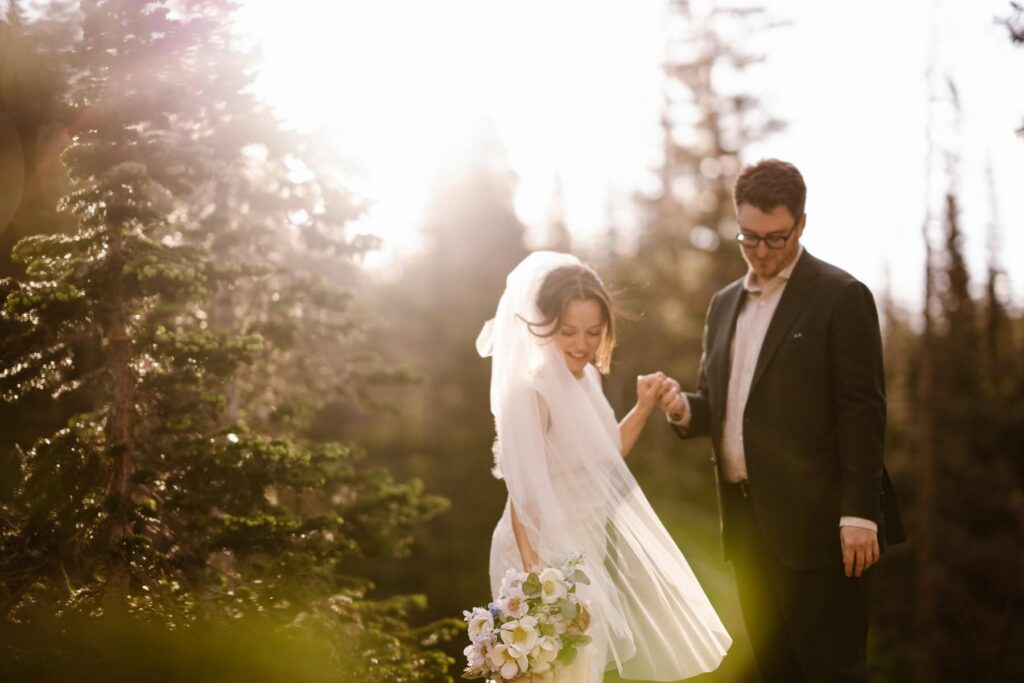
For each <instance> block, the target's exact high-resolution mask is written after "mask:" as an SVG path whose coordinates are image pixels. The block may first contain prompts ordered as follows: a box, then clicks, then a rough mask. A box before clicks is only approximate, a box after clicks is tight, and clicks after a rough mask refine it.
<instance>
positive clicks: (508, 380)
mask: <svg viewBox="0 0 1024 683" xmlns="http://www.w3.org/2000/svg"><path fill="white" fill-rule="evenodd" d="M613 313H614V311H613V308H612V304H611V300H610V297H609V295H608V293H607V291H606V290H605V288H604V286H603V285H602V283H601V281H600V279H599V278H598V277H597V274H596V273H595V272H594V271H593V270H591V269H590V268H588V267H587V266H585V265H583V264H582V263H581V262H580V261H579V260H578V259H577V258H575V257H574V256H570V255H568V254H558V253H554V252H535V253H533V254H531V255H530V256H528V257H527V258H526V259H525V260H523V261H522V262H521V263H520V264H519V265H518V266H517V267H516V268H515V269H514V270H513V271H512V273H511V274H510V275H509V276H508V280H507V286H506V289H505V292H504V294H503V295H502V297H501V300H500V301H499V303H498V310H497V313H496V315H495V317H494V319H492V320H490V321H488V322H487V323H486V324H485V325H484V329H483V330H482V331H481V333H480V336H479V338H478V339H477V349H478V351H479V352H480V355H482V356H491V357H492V369H491V391H490V399H491V412H492V413H493V414H494V418H495V422H496V428H497V440H496V442H495V450H494V454H495V476H498V477H499V478H502V479H504V480H505V484H506V486H507V488H508V503H507V504H506V506H505V511H504V513H503V515H502V517H501V520H500V521H499V522H498V525H497V527H496V528H495V530H494V535H493V538H492V541H491V556H490V580H491V590H492V593H493V594H494V598H495V599H497V597H498V592H499V587H500V584H501V581H502V577H503V576H504V575H505V573H506V572H507V571H508V570H509V569H515V570H516V571H524V570H525V571H531V570H539V569H540V568H542V567H544V566H548V565H554V564H557V563H560V562H562V561H564V560H565V558H567V557H569V556H570V555H572V554H573V553H582V554H583V557H584V563H585V565H584V570H585V573H586V574H587V576H588V577H590V581H591V583H590V585H587V586H584V585H580V586H579V594H580V597H581V599H583V600H584V601H586V603H587V604H588V607H589V610H590V612H591V614H592V620H591V626H590V629H589V630H588V634H589V635H591V636H592V637H593V641H592V642H591V643H590V644H589V645H587V646H585V647H583V648H581V650H580V652H579V657H578V658H577V659H576V660H575V662H573V664H571V665H569V666H568V667H566V668H564V669H561V670H560V671H559V674H558V679H557V680H558V681H559V683H570V682H571V683H577V682H578V683H596V682H599V681H601V680H602V678H603V676H604V672H605V670H606V669H611V668H616V669H617V670H618V671H619V673H620V675H621V676H622V677H624V678H631V679H643V680H658V681H675V680H678V679H681V678H687V677H690V676H695V675H697V674H700V673H704V672H707V671H711V670H713V669H715V668H716V667H717V666H718V665H719V663H720V662H721V660H722V658H723V657H724V656H725V653H726V650H727V649H728V648H729V646H730V645H731V643H732V639H731V638H730V636H729V634H728V633H727V632H726V630H725V628H724V627H723V626H722V623H721V621H720V620H719V618H718V615H717V614H716V613H715V610H714V608H712V606H711V604H710V602H709V601H708V598H707V596H706V595H705V594H704V591H703V590H702V589H701V587H700V584H699V583H698V582H697V579H696V577H695V576H694V574H693V572H692V571H691V570H690V567H689V565H688V564H687V562H686V559H685V558H684V557H683V555H682V553H680V551H679V549H678V548H677V547H676V545H675V543H674V542H673V540H672V538H671V537H670V536H669V534H668V532H667V531H666V530H665V527H664V526H663V525H662V524H661V522H660V520H659V519H658V517H657V515H656V514H655V513H654V510H653V509H652V508H651V506H650V504H649V503H648V502H647V498H646V497H645V496H644V494H643V492H642V491H641V490H640V489H639V487H638V486H637V483H636V480H635V479H634V478H633V475H632V474H631V473H630V471H629V470H628V469H627V467H626V465H625V463H624V462H623V457H624V456H625V455H626V454H627V453H628V452H629V451H630V449H631V448H632V447H633V445H634V444H635V443H636V440H637V438H638V436H639V434H640V431H641V429H642V428H643V424H644V422H645V421H646V420H647V418H648V417H649V415H650V413H651V411H652V410H653V408H654V407H655V406H656V405H657V402H658V398H659V396H660V393H661V391H662V389H663V388H664V387H665V386H667V385H665V384H664V383H663V382H664V379H665V378H664V375H662V374H661V373H656V374H653V375H646V376H642V377H640V378H638V380H637V394H638V399H637V404H636V406H635V407H634V408H633V410H632V411H630V413H629V414H628V415H627V416H626V417H625V418H624V419H623V420H622V422H621V423H618V424H617V423H616V420H615V416H614V414H613V412H612V408H611V406H610V405H609V404H608V401H607V399H606V398H605V396H604V394H603V393H602V389H601V380H600V373H604V372H607V371H608V367H609V363H610V360H611V353H612V348H613V346H614V343H615V329H614V317H613ZM524 680H529V679H524Z"/></svg>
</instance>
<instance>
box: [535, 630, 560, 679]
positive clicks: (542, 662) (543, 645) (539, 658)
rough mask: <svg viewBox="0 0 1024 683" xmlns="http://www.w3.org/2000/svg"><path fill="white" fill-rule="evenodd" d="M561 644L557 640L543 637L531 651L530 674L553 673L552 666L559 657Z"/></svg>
mask: <svg viewBox="0 0 1024 683" xmlns="http://www.w3.org/2000/svg"><path fill="white" fill-rule="evenodd" d="M558 646H559V643H558V641H557V640H556V639H555V638H551V637H549V636H543V637H542V638H540V639H539V640H538V641H537V645H536V647H534V648H533V650H531V651H530V657H529V659H530V673H531V674H545V673H547V672H549V671H551V665H552V663H554V661H555V659H556V658H557V657H558Z"/></svg>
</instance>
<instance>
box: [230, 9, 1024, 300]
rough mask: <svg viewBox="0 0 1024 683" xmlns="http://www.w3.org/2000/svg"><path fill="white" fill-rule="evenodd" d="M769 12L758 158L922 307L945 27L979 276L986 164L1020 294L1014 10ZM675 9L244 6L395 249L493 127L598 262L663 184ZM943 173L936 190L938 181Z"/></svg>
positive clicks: (266, 91) (1022, 166) (542, 205)
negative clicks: (795, 179) (443, 178)
mask: <svg viewBox="0 0 1024 683" xmlns="http://www.w3.org/2000/svg"><path fill="white" fill-rule="evenodd" d="M762 4H763V5H765V6H766V7H767V8H768V10H769V11H770V13H771V14H772V15H773V16H775V17H777V18H779V19H784V20H789V21H791V22H792V23H791V24H790V25H788V26H786V27H783V28H779V29H776V30H774V31H771V32H767V33H766V34H765V35H764V36H762V37H761V38H759V39H758V40H757V44H756V45H755V46H754V47H755V48H757V49H758V50H761V51H763V52H765V53H766V55H767V57H768V59H767V61H766V63H765V64H764V65H763V66H759V67H757V69H756V70H754V71H752V72H751V73H750V75H749V78H748V83H749V85H750V87H751V88H752V89H753V90H754V91H756V93H757V94H760V95H761V96H762V97H763V99H764V101H765V103H766V104H767V105H768V107H769V108H770V110H771V112H772V113H773V114H774V115H775V116H777V117H779V118H781V119H783V120H784V121H786V122H787V123H788V124H789V127H788V129H787V130H786V131H785V132H783V133H780V134H777V135H775V136H773V137H772V138H770V139H769V140H768V141H766V142H765V143H763V144H761V145H759V146H758V147H757V148H753V149H748V150H747V152H746V159H747V160H755V159H757V158H760V157H762V156H778V157H781V158H785V159H788V160H791V161H793V162H794V163H796V164H797V166H799V167H800V169H801V171H802V172H803V174H804V177H805V178H806V180H807V182H808V186H809V197H808V217H809V227H808V230H807V233H806V234H805V243H806V244H807V246H808V248H809V249H810V250H811V251H813V252H815V253H816V254H817V255H819V256H821V257H823V258H825V259H827V260H829V261H832V262H833V263H836V264H837V265H840V266H842V267H844V268H846V269H848V270H850V271H851V272H852V273H854V274H855V275H857V276H858V277H860V278H861V279H863V280H865V281H866V282H867V283H868V284H869V285H871V286H872V287H874V288H875V289H876V290H878V289H880V288H881V287H882V285H883V283H884V280H885V272H886V270H887V269H888V270H889V271H890V273H891V277H892V282H893V287H894V290H895V291H896V293H897V295H898V296H900V297H901V298H906V299H910V300H913V299H915V298H917V296H918V293H919V291H920V284H921V271H920V267H921V253H922V248H921V244H920V226H921V222H922V219H923V216H924V210H925V199H924V198H925V193H926V190H925V185H926V180H925V177H926V173H925V148H926V145H925V140H926V128H927V126H926V121H927V115H926V106H925V105H926V99H927V84H926V79H925V72H926V64H927V54H928V45H929V41H928V36H929V31H930V30H931V31H933V32H934V35H935V42H934V45H935V46H936V53H935V61H936V66H937V67H938V68H937V71H936V74H937V79H936V82H937V83H938V85H939V86H940V89H941V92H942V93H943V94H944V93H945V92H946V90H945V89H944V87H941V86H942V79H944V78H945V76H946V75H949V76H951V77H952V78H953V79H955V81H956V83H957V86H958V88H959V92H960V96H961V101H962V105H963V108H962V111H963V114H962V133H961V142H960V144H959V147H960V149H961V152H962V156H963V164H962V168H961V178H962V180H961V188H962V196H963V201H964V214H963V225H964V227H965V230H966V232H967V250H968V255H969V258H970V262H971V264H972V266H975V268H976V270H975V272H976V273H980V272H982V271H981V269H982V266H983V265H984V262H985V240H986V237H985V235H986V229H987V226H988V224H989V223H990V222H991V220H992V211H991V201H990V199H989V190H988V185H987V182H986V175H985V169H986V167H987V165H988V164H991V166H992V169H993V173H994V177H995V180H996V186H997V190H996V194H997V199H998V204H997V205H998V212H999V213H998V217H999V220H1000V223H1001V225H1002V235H1003V237H1002V245H1001V256H1002V264H1003V266H1004V267H1005V268H1007V270H1009V271H1010V273H1011V278H1012V294H1013V298H1014V299H1015V300H1016V301H1017V302H1024V265H1021V263H1020V259H1019V257H1018V259H1017V260H1016V261H1011V258H1010V255H1011V254H1016V255H1024V231H1022V230H1020V229H1019V226H1020V225H1021V223H1022V222H1024V194H1022V193H1020V192H1019V191H1018V186H1019V179H1020V178H1024V140H1020V139H1018V138H1016V137H1015V136H1014V134H1013V131H1014V130H1015V129H1016V128H1017V127H1018V126H1019V125H1020V123H1021V120H1022V119H1024V89H1021V88H1019V87H1018V86H1019V80H1020V78H1019V75H1020V74H1024V48H1016V49H1015V48H1014V47H1013V46H1012V45H1011V44H1010V42H1009V40H1008V38H1007V35H1006V30H1005V28H1002V27H999V26H996V25H995V17H997V16H1005V15H1006V14H1008V13H1009V3H1008V2H1006V1H1005V0H975V1H974V2H970V3H965V2H959V1H958V0H934V2H931V1H930V0H904V1H903V2H900V3H893V2H889V1H886V0H861V2H858V3H856V5H855V6H854V5H850V4H848V3H847V4H843V3H828V2H820V1H818V2H815V1H814V0H766V1H764V2H762ZM854 8H855V11H854ZM663 13H664V0H632V1H631V2H628V3H627V2H594V1H593V0H557V1H556V0H515V1H513V0H502V1H499V0H433V1H432V2H422V1H421V0H375V1H374V2H363V1H358V0H340V1H339V0H335V1H334V2H330V3H327V2H321V1H318V0H290V2H287V3H281V2H273V1H271V0H248V2H246V3H245V4H244V5H243V9H242V11H241V15H240V21H241V25H242V28H243V30H244V31H246V32H247V33H249V34H250V35H252V36H254V37H255V38H256V39H257V40H258V41H259V42H260V44H261V45H262V48H263V52H264V62H265V64H264V70H263V74H262V76H261V80H260V83H259V89H260V91H261V93H262V94H263V95H264V96H265V97H267V98H268V99H269V100H270V101H271V102H273V103H274V104H275V105H276V106H277V107H278V109H279V111H280V112H281V114H282V116H283V117H285V119H287V120H289V121H291V122H293V123H294V124H295V125H298V126H301V127H307V128H311V129H316V130H320V131H322V132H323V133H324V134H325V136H327V138H328V139H330V140H331V143H332V145H334V147H336V148H337V149H339V150H344V152H345V155H346V168H348V169H350V171H351V173H352V182H353V185H354V186H355V187H356V188H357V189H358V190H360V191H362V192H364V193H366V194H367V195H369V196H370V197H371V198H372V199H374V200H375V201H376V207H375V209H374V211H373V213H372V215H371V217H370V221H369V223H370V226H371V228H372V229H373V230H374V231H375V232H378V233H379V234H381V235H382V236H383V237H384V238H385V239H386V240H388V241H389V243H390V245H391V249H392V250H401V249H411V248H414V247H415V242H416V231H417V227H418V224H419V221H420V219H421V218H422V215H423V211H424V207H425V206H426V203H427V199H428V197H429V193H430V191H431V189H432V187H433V186H434V185H435V183H436V182H437V179H438V175H439V174H440V173H442V172H443V171H442V169H444V168H450V166H451V164H452V163H455V162H457V160H458V159H459V158H460V157H461V156H462V155H464V154H465V153H466V149H467V146H468V145H471V144H472V141H473V139H474V136H475V134H476V132H477V131H478V130H479V129H480V127H481V125H482V124H481V122H482V121H487V122H488V123H487V124H485V125H491V126H493V127H494V129H495V130H496V131H497V132H498V134H499V135H500V137H501V141H502V142H503V144H504V145H505V148H506V150H507V153H508V157H509V162H510V164H511V167H512V169H513V170H514V171H515V173H516V174H517V176H518V186H517V195H516V209H517V211H518V213H519V215H520V217H521V218H522V220H523V221H524V222H525V223H527V224H528V225H530V226H532V227H538V226H540V225H542V224H543V223H544V222H545V221H546V220H548V219H549V217H550V215H551V212H552V210H553V208H554V207H555V206H556V203H557V199H556V193H557V190H556V187H557V186H558V185H560V186H561V194H562V200H561V203H562V205H563V206H564V211H565V215H566V220H567V223H568V225H569V227H570V229H571V230H572V231H573V233H574V235H575V236H577V237H578V239H579V244H580V247H581V248H582V249H584V250H585V249H586V248H587V246H588V245H589V244H590V243H591V241H592V238H593V237H594V236H595V235H599V234H601V233H603V232H604V230H605V229H606V227H607V223H608V219H609V213H611V214H612V215H613V216H614V217H615V220H616V222H617V223H618V224H620V225H622V226H626V227H628V226H630V225H631V224H635V217H634V216H633V215H632V211H631V205H630V197H631V195H632V193H633V192H635V191H637V190H644V189H650V183H651V181H652V178H651V170H652V169H653V168H654V165H655V164H656V162H657V158H658V150H659V147H658V145H659V130H658V125H657V124H658V116H659V114H660V106H661V97H662V90H661V88H662V77H661V70H660V63H661V60H662V55H663V49H664V44H665V40H664V30H665V24H664V20H663V19H664V17H663ZM929 17H932V19H930V18H929ZM930 26H933V28H931V29H930V28H929V27H930ZM1015 75H1016V76H1015ZM947 109H948V108H947ZM939 116H940V118H937V119H936V127H935V130H936V131H937V137H941V139H942V141H943V142H946V141H949V140H951V139H952V138H951V137H950V135H948V133H947V134H944V135H942V136H939V135H938V133H939V132H941V131H943V130H945V131H948V130H949V129H950V126H949V125H948V124H947V121H948V118H949V117H948V116H946V115H944V114H942V108H941V107H940V109H939ZM947 146H948V145H947ZM936 168H937V172H936V174H935V175H934V176H933V181H932V182H933V192H937V191H939V190H941V189H942V188H943V186H944V183H945V176H944V175H943V173H942V170H941V169H942V166H941V163H937V164H936ZM1015 228H1017V229H1015Z"/></svg>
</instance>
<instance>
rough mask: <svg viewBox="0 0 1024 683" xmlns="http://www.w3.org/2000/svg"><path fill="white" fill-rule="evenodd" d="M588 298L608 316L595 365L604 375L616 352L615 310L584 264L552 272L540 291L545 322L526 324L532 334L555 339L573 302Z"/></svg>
mask: <svg viewBox="0 0 1024 683" xmlns="http://www.w3.org/2000/svg"><path fill="white" fill-rule="evenodd" d="M588 299H590V300H593V301H596V302H597V303H598V305H599V306H600V307H601V312H602V313H603V314H604V334H603V335H602V336H601V345H600V346H598V348H597V353H596V354H595V356H594V365H596V366H597V369H598V370H600V371H601V373H602V374H608V371H609V369H610V368H611V364H612V351H613V350H614V349H615V307H614V305H613V304H612V298H611V295H610V294H608V290H607V289H605V287H604V284H603V283H602V282H601V280H600V279H599V278H598V277H597V274H596V273H595V272H594V271H593V270H591V269H590V268H587V267H586V266H582V265H580V266H575V265H574V266H562V267H560V268H555V269H554V270H552V271H551V272H550V273H548V275H547V277H545V278H544V282H542V283H541V285H540V290H539V291H538V292H537V308H538V309H540V313H541V315H543V316H544V319H543V320H542V321H540V322H530V321H529V320H526V321H524V322H526V325H527V326H528V327H529V328H530V332H532V333H533V334H535V335H537V336H538V337H543V338H548V337H553V336H555V333H557V332H558V328H560V327H561V326H562V316H563V315H564V314H565V308H566V306H568V305H569V302H570V301H586V300H588Z"/></svg>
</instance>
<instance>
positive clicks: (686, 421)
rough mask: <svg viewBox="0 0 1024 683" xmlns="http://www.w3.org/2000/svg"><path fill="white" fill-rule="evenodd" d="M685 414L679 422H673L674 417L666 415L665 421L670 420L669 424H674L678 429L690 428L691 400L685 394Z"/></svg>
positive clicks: (680, 417)
mask: <svg viewBox="0 0 1024 683" xmlns="http://www.w3.org/2000/svg"><path fill="white" fill-rule="evenodd" d="M682 396H683V414H682V415H680V416H679V419H678V420H673V419H672V415H670V414H668V413H666V414H665V419H666V420H668V422H669V424H673V425H675V426H676V427H682V428H683V429H686V428H687V427H689V426H690V399H689V398H687V397H686V394H683V395H682Z"/></svg>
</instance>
